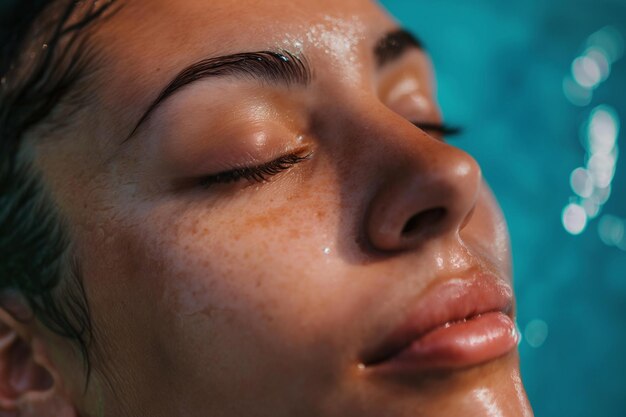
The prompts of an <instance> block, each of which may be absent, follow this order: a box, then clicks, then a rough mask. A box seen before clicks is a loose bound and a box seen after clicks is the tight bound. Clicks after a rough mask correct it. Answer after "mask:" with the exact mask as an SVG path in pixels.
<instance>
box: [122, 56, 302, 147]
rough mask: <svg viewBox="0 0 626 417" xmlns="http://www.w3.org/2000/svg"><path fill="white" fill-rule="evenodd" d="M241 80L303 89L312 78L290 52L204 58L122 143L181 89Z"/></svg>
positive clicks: (172, 85)
mask: <svg viewBox="0 0 626 417" xmlns="http://www.w3.org/2000/svg"><path fill="white" fill-rule="evenodd" d="M226 76H231V77H241V78H248V79H251V80H258V81H262V82H270V83H273V84H279V83H282V84H285V85H287V86H291V85H302V86H307V85H309V84H310V83H311V80H312V78H313V75H312V72H311V68H310V66H309V64H308V62H307V59H306V57H305V56H304V55H300V56H296V55H294V54H292V53H290V52H287V51H283V52H273V51H261V52H246V53H239V54H233V55H226V56H220V57H214V58H208V59H205V60H202V61H199V62H196V63H195V64H192V65H190V66H189V67H187V68H185V69H184V70H183V71H181V72H180V73H179V74H178V75H177V76H176V77H175V78H174V79H173V80H172V81H171V82H170V83H169V84H168V85H167V87H165V89H164V90H163V91H162V92H161V93H160V94H159V96H158V97H157V98H156V100H154V101H153V102H152V104H151V105H150V107H148V109H147V110H146V112H145V113H144V115H143V116H142V117H141V119H139V122H138V123H137V124H136V125H135V128H134V129H133V131H132V132H131V134H130V135H129V136H128V138H127V139H126V141H128V140H129V139H130V138H132V137H133V136H134V135H135V133H137V130H139V128H140V127H141V125H142V124H143V123H145V122H146V120H147V119H148V118H149V117H150V115H151V114H152V113H154V111H155V110H156V109H157V107H159V105H161V103H163V102H164V101H165V100H166V99H168V98H169V97H170V96H172V95H173V94H174V93H176V92H177V91H179V90H180V89H182V88H183V87H185V86H187V85H189V84H191V83H193V82H195V81H198V80H201V79H203V78H207V77H226Z"/></svg>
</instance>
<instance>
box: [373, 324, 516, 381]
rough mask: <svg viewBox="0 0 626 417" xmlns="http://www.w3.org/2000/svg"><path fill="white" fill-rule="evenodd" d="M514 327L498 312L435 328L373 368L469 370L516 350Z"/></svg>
mask: <svg viewBox="0 0 626 417" xmlns="http://www.w3.org/2000/svg"><path fill="white" fill-rule="evenodd" d="M518 340H519V336H518V333H517V330H516V328H515V324H514V323H513V321H512V320H511V318H509V317H508V316H507V315H506V314H504V313H501V312H494V313H486V314H483V315H480V316H476V317H474V318H472V319H468V320H467V321H462V322H455V323H450V324H448V325H446V326H441V327H438V328H436V329H434V330H432V331H430V332H428V333H426V334H425V335H423V336H422V337H420V338H419V339H418V340H416V341H414V342H413V343H412V344H411V345H410V346H409V347H407V348H406V349H404V350H403V351H401V352H400V353H398V354H397V355H395V356H393V357H391V358H389V359H388V360H386V361H384V362H382V363H380V364H379V365H377V366H376V367H377V368H379V370H380V371H385V372H392V373H395V372H422V371H437V370H453V369H459V368H465V367H470V366H474V365H478V364H481V363H484V362H488V361H491V360H494V359H496V358H499V357H501V356H503V355H505V354H507V353H509V352H510V351H511V350H513V349H514V348H516V346H517V343H518Z"/></svg>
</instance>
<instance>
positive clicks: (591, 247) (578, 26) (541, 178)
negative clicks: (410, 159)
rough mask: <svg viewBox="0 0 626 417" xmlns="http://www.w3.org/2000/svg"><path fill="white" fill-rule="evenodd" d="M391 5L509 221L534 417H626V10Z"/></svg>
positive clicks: (567, 0) (565, 1) (603, 3)
mask: <svg viewBox="0 0 626 417" xmlns="http://www.w3.org/2000/svg"><path fill="white" fill-rule="evenodd" d="M382 3H383V4H384V5H385V6H386V7H387V8H388V9H389V10H390V11H391V13H392V14H394V15H395V16H396V17H398V18H399V19H400V21H401V22H402V23H403V24H404V25H405V26H407V27H408V28H410V29H411V30H413V31H414V32H415V33H416V34H417V35H418V36H419V37H420V38H422V39H423V41H424V42H425V44H426V46H427V48H428V49H429V52H430V53H431V56H432V58H433V60H434V63H435V67H436V70H437V76H438V81H439V98H440V102H441V105H442V107H443V111H444V115H445V116H446V119H447V121H449V122H450V123H452V124H455V125H460V126H462V127H463V128H464V129H465V134H464V135H463V136H461V137H460V138H458V139H456V138H455V139H453V140H452V143H453V144H455V145H458V146H459V147H461V148H464V149H466V150H467V151H469V152H470V153H471V154H472V155H474V156H475V157H476V159H477V160H478V161H479V162H480V164H481V165H482V168H483V170H484V173H485V176H486V178H487V179H488V180H489V182H490V184H491V186H492V187H493V189H494V192H495V194H496V195H497V197H498V199H499V200H500V202H501V204H502V207H503V210H504V212H505V215H506V216H507V219H508V221H509V226H510V230H511V238H512V244H513V254H514V262H515V279H516V282H515V287H516V292H517V297H518V311H519V313H518V316H519V318H518V326H519V328H520V331H521V333H522V336H523V338H522V341H521V343H520V354H521V357H522V373H523V377H524V381H525V383H526V388H527V390H528V394H529V397H530V400H531V403H532V405H533V408H534V410H535V413H536V416H537V417H543V416H568V417H605V416H606V417H616V416H626V233H625V226H626V160H625V159H626V156H625V157H624V158H620V157H619V148H620V146H621V147H624V148H626V143H625V142H624V141H625V139H624V134H623V133H621V131H620V120H625V121H626V57H624V56H623V55H624V43H625V38H626V0H593V1H592V0H578V1H576V2H572V1H571V0H550V1H541V0H525V1H516V2H503V1H501V0H473V1H471V2H470V1H467V0H438V1H436V2H433V1H428V2H426V1H416V0H383V1H382Z"/></svg>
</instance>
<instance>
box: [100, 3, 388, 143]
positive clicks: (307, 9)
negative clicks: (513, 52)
mask: <svg viewBox="0 0 626 417" xmlns="http://www.w3.org/2000/svg"><path fill="white" fill-rule="evenodd" d="M117 1H118V2H119V6H121V7H120V8H119V9H118V11H117V12H116V13H115V14H114V15H113V16H112V17H111V18H110V19H108V20H106V22H105V23H104V24H103V25H101V26H99V27H98V30H97V31H96V33H95V34H94V35H93V38H92V40H93V42H94V43H95V44H96V47H97V49H98V50H100V51H102V54H103V58H104V59H101V60H100V61H101V62H102V65H101V67H100V68H99V71H98V77H97V79H98V81H99V83H97V85H96V84H94V85H93V86H92V87H93V88H94V92H93V93H94V95H95V96H97V98H98V99H99V102H100V103H101V104H102V105H103V106H104V107H105V110H106V111H107V112H108V113H112V114H114V115H115V119H117V120H116V125H119V123H118V122H119V121H120V120H124V119H126V118H128V119H136V118H137V117H139V115H140V113H141V112H142V111H143V110H145V107H146V106H147V105H148V104H149V102H150V100H152V99H154V96H155V95H156V94H158V92H159V91H158V90H160V89H161V88H163V87H164V86H165V85H166V84H167V83H168V82H169V80H170V79H171V78H172V77H173V76H174V75H175V74H176V73H177V72H178V71H180V70H181V69H182V68H184V67H185V66H187V65H189V64H190V63H192V62H194V61H197V60H199V59H204V58H207V57H211V56H217V55H224V54H229V53H237V52H245V51H257V50H268V49H271V50H279V49H285V50H288V51H292V52H294V53H299V52H304V53H305V54H306V56H307V58H308V59H309V60H310V61H311V62H310V63H311V65H312V67H313V69H314V71H316V70H317V69H324V70H325V69H327V68H329V66H328V64H329V61H334V62H335V64H331V65H335V66H343V69H344V70H349V67H350V66H351V65H352V66H355V65H356V63H357V62H358V60H357V55H358V54H359V53H360V51H370V50H371V48H372V46H373V43H374V42H375V41H376V40H377V39H378V38H379V37H380V36H381V35H382V34H383V33H385V32H386V31H387V30H389V29H391V28H392V27H394V26H395V24H394V22H393V21H392V19H391V18H390V17H389V16H388V15H387V14H386V13H384V12H383V10H382V9H381V8H380V7H379V5H378V4H377V3H376V2H374V1H370V0H341V1H337V0H315V1H311V0H219V1H208V0H176V1H171V0H150V1H143V0H126V1H125V0H117ZM324 61H326V62H324ZM317 72H318V73H319V72H322V71H317ZM98 87H100V88H98ZM120 103H123V105H120ZM135 121H136V120H135ZM128 123H132V122H131V121H130V120H128ZM126 133H127V132H126ZM120 134H123V133H122V132H120Z"/></svg>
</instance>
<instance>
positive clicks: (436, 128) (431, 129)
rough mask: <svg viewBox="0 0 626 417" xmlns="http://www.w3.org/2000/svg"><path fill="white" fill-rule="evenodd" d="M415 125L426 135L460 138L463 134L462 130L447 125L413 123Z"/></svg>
mask: <svg viewBox="0 0 626 417" xmlns="http://www.w3.org/2000/svg"><path fill="white" fill-rule="evenodd" d="M413 124H414V125H415V126H416V127H418V128H420V129H421V130H423V131H424V132H426V133H435V134H438V135H441V136H445V137H451V136H458V135H460V134H461V133H463V129H462V128H459V127H456V126H449V125H446V124H440V123H421V122H413Z"/></svg>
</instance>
